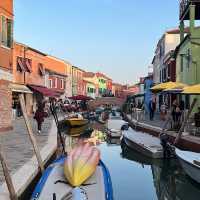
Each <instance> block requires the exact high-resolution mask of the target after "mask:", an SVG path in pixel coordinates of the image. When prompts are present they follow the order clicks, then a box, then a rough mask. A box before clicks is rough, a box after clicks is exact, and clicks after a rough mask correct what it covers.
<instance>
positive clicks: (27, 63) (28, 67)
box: [25, 59, 32, 72]
mask: <svg viewBox="0 0 200 200" xmlns="http://www.w3.org/2000/svg"><path fill="white" fill-rule="evenodd" d="M25 64H26V68H27V71H28V72H32V67H31V61H30V60H29V59H26V62H25Z"/></svg>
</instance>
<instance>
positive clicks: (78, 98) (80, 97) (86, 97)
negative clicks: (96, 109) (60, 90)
mask: <svg viewBox="0 0 200 200" xmlns="http://www.w3.org/2000/svg"><path fill="white" fill-rule="evenodd" d="M69 99H72V100H75V101H79V100H80V101H89V100H93V98H92V97H88V96H84V95H77V96H72V97H69Z"/></svg>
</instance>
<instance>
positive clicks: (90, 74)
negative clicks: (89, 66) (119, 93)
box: [83, 72, 95, 78]
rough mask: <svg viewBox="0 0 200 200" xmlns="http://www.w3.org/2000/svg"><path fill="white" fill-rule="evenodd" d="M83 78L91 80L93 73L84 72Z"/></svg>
mask: <svg viewBox="0 0 200 200" xmlns="http://www.w3.org/2000/svg"><path fill="white" fill-rule="evenodd" d="M83 76H84V77H88V78H93V77H94V76H95V73H93V72H84V74H83Z"/></svg>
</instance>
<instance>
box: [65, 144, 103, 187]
mask: <svg viewBox="0 0 200 200" xmlns="http://www.w3.org/2000/svg"><path fill="white" fill-rule="evenodd" d="M99 160H100V151H99V150H98V149H97V148H96V147H94V146H91V145H90V144H89V143H86V144H84V145H80V146H78V147H75V148H74V149H73V150H72V151H71V152H70V153H69V155H68V157H67V158H66V160H65V163H64V174H65V177H66V178H67V180H68V181H69V183H70V185H72V186H74V187H77V186H80V185H81V184H82V183H83V182H84V181H86V180H87V179H88V178H89V177H90V176H91V175H92V174H93V173H94V171H95V169H96V167H97V165H98V163H99Z"/></svg>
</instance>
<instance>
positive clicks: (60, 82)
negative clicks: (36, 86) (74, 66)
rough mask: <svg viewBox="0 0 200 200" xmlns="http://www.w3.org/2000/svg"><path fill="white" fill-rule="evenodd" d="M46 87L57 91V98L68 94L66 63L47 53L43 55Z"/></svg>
mask: <svg viewBox="0 0 200 200" xmlns="http://www.w3.org/2000/svg"><path fill="white" fill-rule="evenodd" d="M45 62H46V64H45V66H46V67H45V69H46V87H48V88H50V89H52V90H53V91H54V92H56V93H57V96H58V98H62V99H63V98H65V97H66V96H69V93H68V87H69V84H70V83H69V82H68V75H67V73H68V69H67V68H68V64H67V63H66V61H64V60H62V59H59V58H56V57H53V56H49V55H47V56H46V57H45Z"/></svg>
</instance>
